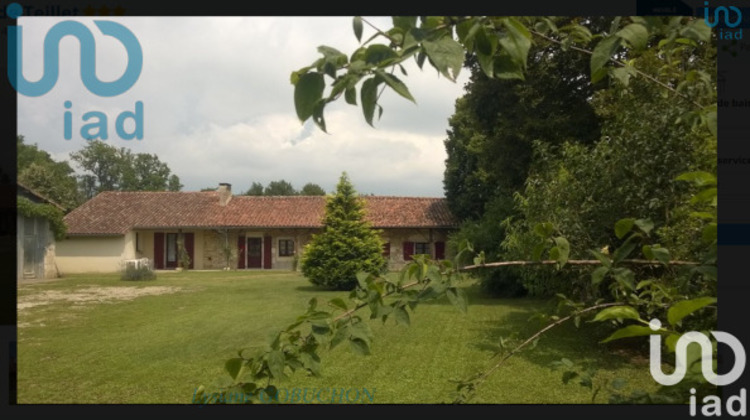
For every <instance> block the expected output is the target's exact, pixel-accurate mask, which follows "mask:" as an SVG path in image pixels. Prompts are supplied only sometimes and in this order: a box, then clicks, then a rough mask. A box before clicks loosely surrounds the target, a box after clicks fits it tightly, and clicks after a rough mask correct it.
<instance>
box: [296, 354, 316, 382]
mask: <svg viewBox="0 0 750 420" xmlns="http://www.w3.org/2000/svg"><path fill="white" fill-rule="evenodd" d="M299 359H300V361H301V362H302V365H303V366H304V367H305V368H306V369H309V370H310V372H311V373H312V374H313V375H315V376H318V375H320V357H318V355H317V354H315V353H308V352H301V353H300V354H299Z"/></svg>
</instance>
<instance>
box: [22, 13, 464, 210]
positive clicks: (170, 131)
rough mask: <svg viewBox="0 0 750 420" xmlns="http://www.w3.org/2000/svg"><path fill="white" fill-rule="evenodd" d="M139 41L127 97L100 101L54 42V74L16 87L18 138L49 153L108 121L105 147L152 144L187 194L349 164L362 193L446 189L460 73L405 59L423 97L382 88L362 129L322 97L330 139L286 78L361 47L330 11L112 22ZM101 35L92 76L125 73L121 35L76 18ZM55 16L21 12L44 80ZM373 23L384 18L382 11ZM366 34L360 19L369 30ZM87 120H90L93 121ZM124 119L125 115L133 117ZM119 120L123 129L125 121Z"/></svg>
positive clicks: (74, 51)
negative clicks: (67, 117)
mask: <svg viewBox="0 0 750 420" xmlns="http://www.w3.org/2000/svg"><path fill="white" fill-rule="evenodd" d="M111 19H112V20H115V21H117V22H119V23H122V24H123V25H125V26H126V27H127V28H129V29H130V30H131V31H132V32H133V33H134V34H135V35H136V37H137V38H138V40H139V42H140V44H141V47H142V50H143V70H142V73H141V76H140V78H139V79H138V81H137V83H136V84H135V85H134V86H133V87H132V88H131V89H130V90H128V91H127V92H125V93H123V94H121V95H118V96H115V97H111V98H105V97H99V96H96V95H94V94H92V93H90V92H88V90H86V88H85V86H84V85H83V83H82V82H81V77H80V73H79V71H80V70H79V67H80V66H79V52H78V51H79V46H78V41H77V40H76V39H75V38H74V37H70V36H69V37H65V38H63V40H62V41H61V42H60V57H61V59H60V77H59V79H58V82H57V84H56V85H55V87H54V88H53V89H52V90H51V91H50V92H49V93H47V94H45V95H42V96H39V97H26V96H23V95H20V94H19V95H18V133H19V134H22V135H24V136H25V137H26V140H27V142H28V143H37V144H38V145H39V146H40V147H41V148H42V149H44V150H47V151H48V152H50V153H51V154H52V156H53V157H54V158H55V159H58V160H61V159H66V160H67V159H69V153H70V152H72V151H75V150H78V149H80V148H82V147H83V146H84V145H85V144H86V141H87V140H85V139H84V138H82V137H81V134H80V129H81V126H82V125H83V124H85V122H83V120H82V116H83V114H85V113H86V112H89V111H100V112H103V113H104V114H106V115H107V117H108V134H109V139H108V140H107V142H108V143H109V144H111V145H114V146H117V147H129V148H130V149H132V151H133V152H134V153H155V154H157V155H158V156H159V158H160V159H161V160H162V161H164V162H166V163H167V164H168V165H169V167H170V168H171V169H172V171H173V172H174V173H176V174H177V175H179V177H180V179H181V181H182V183H183V184H185V188H184V189H185V190H198V189H201V188H204V187H211V186H215V185H217V184H218V183H219V182H229V183H231V184H232V185H233V190H234V191H236V192H242V191H245V190H246V189H247V188H248V187H249V186H250V184H251V182H253V181H258V182H261V183H263V184H264V185H265V184H267V183H268V182H269V181H272V180H278V179H286V180H287V181H290V182H292V184H294V186H296V187H297V188H300V187H301V186H302V185H304V184H305V183H307V182H314V183H317V184H319V185H321V186H322V187H323V188H325V189H326V190H327V191H331V190H333V188H334V186H335V184H336V181H337V180H338V177H339V175H340V174H341V172H342V171H347V172H348V173H349V175H350V177H351V179H352V181H353V182H354V184H355V187H356V188H357V189H358V190H359V191H360V192H362V193H374V194H378V195H413V196H442V195H443V187H442V173H443V168H444V160H445V157H446V154H445V149H444V147H443V140H444V139H445V137H446V134H445V132H446V130H447V128H448V122H447V119H448V117H450V115H451V114H452V113H453V109H454V104H455V100H456V98H457V97H459V96H460V95H461V94H462V93H463V86H464V83H465V82H466V80H467V77H468V72H465V71H464V72H463V73H462V75H461V76H460V78H459V80H458V82H457V83H453V82H450V81H449V80H447V79H445V78H444V77H442V76H440V77H439V76H438V74H437V72H436V71H434V69H432V68H428V66H427V65H426V66H425V68H424V70H423V71H420V70H419V69H418V67H417V66H416V65H415V64H414V63H413V62H410V63H409V65H407V66H406V67H407V71H408V73H409V77H406V78H403V77H402V79H403V80H404V81H405V82H406V83H407V85H408V86H409V89H410V90H411V92H412V94H413V96H414V97H415V98H416V100H417V105H415V104H413V103H411V102H409V101H407V100H405V99H403V98H401V97H399V96H397V95H396V94H395V93H393V92H391V91H386V92H385V94H384V95H383V96H382V97H381V101H380V103H381V104H382V105H383V107H384V109H385V110H384V113H383V116H382V118H381V120H380V121H379V122H376V123H375V126H376V128H371V127H369V126H368V125H367V124H366V123H365V122H364V118H363V117H362V112H361V109H360V108H355V107H353V106H350V105H347V104H346V103H344V102H343V100H342V101H341V103H336V104H332V105H329V106H328V108H327V111H326V122H327V127H328V131H329V134H326V133H323V132H322V131H320V130H319V129H317V128H316V127H315V126H314V125H312V124H311V123H310V122H308V123H306V124H304V125H303V124H301V123H300V122H299V120H298V119H297V117H296V114H295V111H294V104H293V86H292V85H291V84H290V82H289V75H290V73H291V72H292V71H293V70H296V69H299V68H300V67H303V66H306V65H309V64H310V63H312V62H313V61H314V60H315V59H317V58H318V57H319V54H318V53H317V51H316V48H317V47H318V46H319V45H328V46H331V47H334V48H337V49H339V50H340V51H342V52H344V53H347V54H350V53H351V52H353V51H354V49H355V48H356V47H357V46H358V43H357V40H356V38H355V37H354V35H353V32H352V29H351V28H352V24H351V18H348V17H347V18H344V17H335V18H333V17H332V18H326V17H300V18H296V17H278V18H274V17H262V18H258V17H219V18H216V17H188V18H186V17H117V18H111ZM75 20H78V21H80V22H82V23H83V24H85V25H86V26H87V27H88V28H89V29H90V30H91V32H92V33H93V34H94V37H95V39H96V50H97V57H96V63H97V68H96V72H97V75H98V77H99V79H100V80H102V81H109V80H115V79H117V78H119V77H120V75H121V74H122V73H123V72H124V70H125V66H126V64H127V54H126V53H125V49H124V47H123V46H122V44H120V43H119V41H117V40H116V39H114V38H113V37H108V36H104V35H102V34H101V32H100V31H99V30H98V29H97V28H96V26H95V25H94V24H93V19H88V18H76V19H75ZM59 21H60V20H59V19H57V18H46V17H45V18H41V17H22V18H20V19H19V22H18V23H19V25H21V26H22V27H23V54H24V57H23V66H24V68H23V73H24V76H25V77H26V79H27V80H29V81H36V80H38V79H39V78H40V77H41V76H42V73H43V71H42V62H43V59H42V51H43V49H42V45H43V40H44V36H45V35H46V33H47V31H48V30H49V28H51V27H52V26H53V25H54V24H55V23H57V22H59ZM370 21H371V22H373V23H375V24H377V25H380V26H383V27H384V26H386V25H387V24H388V20H387V19H385V18H372V19H370ZM372 33H373V32H372V30H371V29H369V28H367V27H365V34H364V37H363V39H366V38H367V37H369V35H371V34H372ZM65 101H70V102H71V103H72V107H71V109H70V111H71V114H72V122H73V124H72V125H73V127H72V129H73V137H72V139H71V140H65V139H64V137H63V121H64V120H63V115H64V112H65V111H66V109H65V108H64V107H63V104H64V103H65ZM136 101H141V102H143V108H144V121H143V122H144V126H143V130H144V137H143V139H142V140H122V139H120V138H119V137H118V136H117V133H116V131H115V120H116V118H117V116H118V115H119V114H120V113H121V112H124V111H131V112H132V111H134V110H135V103H136ZM89 122H90V121H89ZM128 124H131V123H128ZM126 128H128V130H130V129H131V126H130V125H128V126H127V127H126Z"/></svg>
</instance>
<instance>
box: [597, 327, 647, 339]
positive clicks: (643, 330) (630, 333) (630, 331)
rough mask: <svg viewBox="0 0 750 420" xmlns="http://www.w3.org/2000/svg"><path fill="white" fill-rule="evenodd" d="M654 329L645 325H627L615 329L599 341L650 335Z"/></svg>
mask: <svg viewBox="0 0 750 420" xmlns="http://www.w3.org/2000/svg"><path fill="white" fill-rule="evenodd" d="M653 333H654V331H653V330H652V329H651V328H649V327H646V326H642V325H628V326H627V327H624V328H620V329H619V330H617V331H615V332H614V333H612V335H610V336H609V337H607V338H605V339H604V340H602V341H601V343H608V342H610V341H614V340H619V339H622V338H628V337H640V336H644V335H651V334H653Z"/></svg>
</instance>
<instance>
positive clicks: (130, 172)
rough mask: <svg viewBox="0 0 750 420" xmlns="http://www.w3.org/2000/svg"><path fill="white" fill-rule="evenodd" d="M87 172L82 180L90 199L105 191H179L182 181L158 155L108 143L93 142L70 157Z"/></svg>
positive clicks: (83, 188) (85, 192) (84, 189)
mask: <svg viewBox="0 0 750 420" xmlns="http://www.w3.org/2000/svg"><path fill="white" fill-rule="evenodd" d="M70 157H71V159H72V160H73V161H74V162H76V163H78V165H80V166H81V168H83V170H85V171H87V172H88V173H84V174H83V175H82V176H81V177H80V180H79V183H80V188H81V190H82V191H83V193H84V195H85V197H86V198H92V197H93V196H94V195H96V194H98V193H99V192H102V191H179V190H180V188H182V184H180V179H179V177H178V176H177V175H174V174H172V175H171V176H170V173H171V170H170V169H169V166H167V164H166V163H164V162H162V161H161V160H159V157H158V156H156V155H152V154H148V153H136V154H133V153H132V152H131V151H130V149H127V148H125V147H121V148H119V149H118V148H117V147H115V146H110V145H108V144H107V143H105V142H104V141H101V140H94V141H89V143H88V144H86V146H85V147H84V148H83V149H81V150H79V151H77V152H73V153H71V154H70Z"/></svg>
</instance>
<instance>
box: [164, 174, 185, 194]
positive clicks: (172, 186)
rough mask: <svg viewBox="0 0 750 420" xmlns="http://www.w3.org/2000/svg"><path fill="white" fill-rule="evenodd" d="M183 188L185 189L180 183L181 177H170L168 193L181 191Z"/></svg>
mask: <svg viewBox="0 0 750 420" xmlns="http://www.w3.org/2000/svg"><path fill="white" fill-rule="evenodd" d="M182 187H184V185H182V184H181V183H180V177H179V176H177V175H175V174H172V175H170V176H169V182H168V183H167V191H181V190H182Z"/></svg>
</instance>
